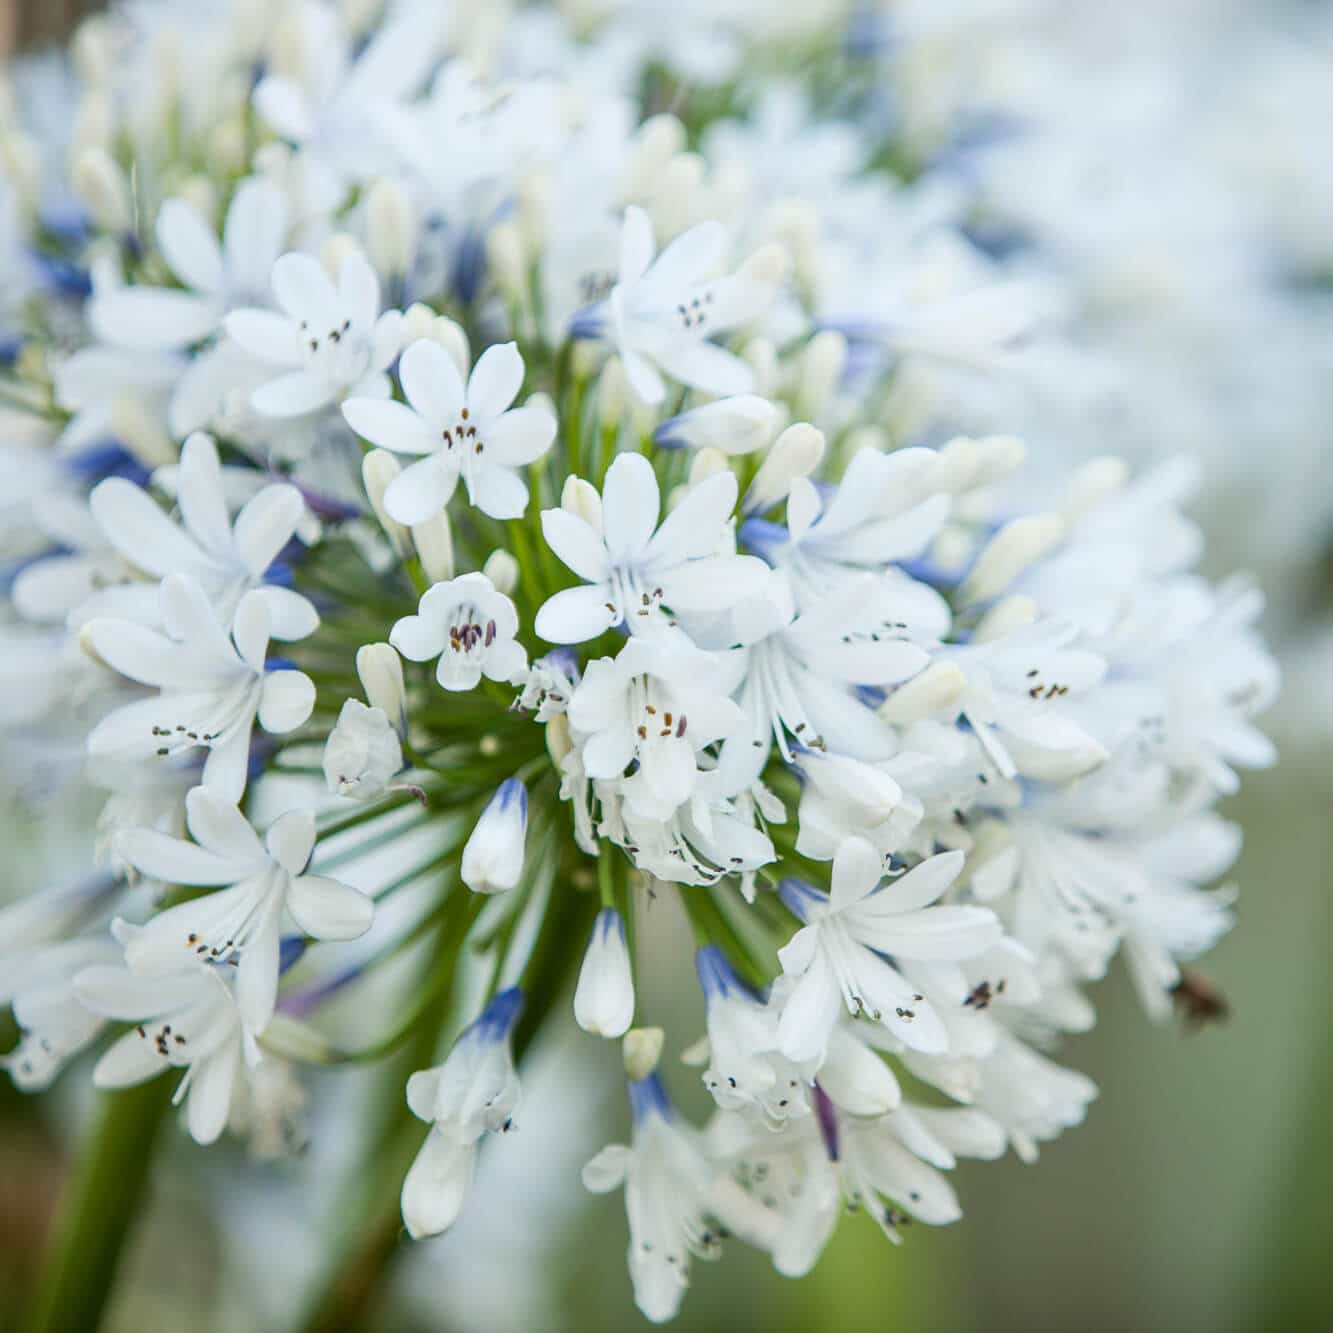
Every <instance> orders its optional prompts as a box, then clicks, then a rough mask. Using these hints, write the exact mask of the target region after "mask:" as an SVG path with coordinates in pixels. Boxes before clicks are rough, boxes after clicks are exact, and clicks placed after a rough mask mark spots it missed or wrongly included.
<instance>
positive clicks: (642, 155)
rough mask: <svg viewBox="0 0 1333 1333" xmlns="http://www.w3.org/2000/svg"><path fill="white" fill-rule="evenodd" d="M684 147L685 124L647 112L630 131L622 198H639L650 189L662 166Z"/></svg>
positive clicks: (670, 116) (673, 118)
mask: <svg viewBox="0 0 1333 1333" xmlns="http://www.w3.org/2000/svg"><path fill="white" fill-rule="evenodd" d="M684 147H685V127H684V125H682V124H681V123H680V121H679V120H677V119H676V117H675V116H673V115H670V114H663V115H658V116H649V118H648V119H647V120H645V121H644V122H643V124H642V125H640V126H639V128H638V130H637V132H636V133H635V135H634V143H633V146H632V147H631V149H630V155H629V165H628V167H627V169H626V174H625V185H624V195H625V199H626V200H627V201H633V200H635V199H642V198H644V196H645V195H647V194H648V193H650V192H651V190H652V188H653V186H654V184H655V183H656V181H657V179H658V177H659V176H660V175H661V172H662V168H663V167H664V166H666V164H667V162H668V161H670V159H671V158H672V157H674V156H675V154H677V153H679V152H680V150H681V149H682V148H684Z"/></svg>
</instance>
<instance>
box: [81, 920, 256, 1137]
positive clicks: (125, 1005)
mask: <svg viewBox="0 0 1333 1333" xmlns="http://www.w3.org/2000/svg"><path fill="white" fill-rule="evenodd" d="M118 937H119V938H120V939H121V940H122V941H123V942H125V943H132V942H133V939H134V927H132V926H125V925H123V924H122V925H121V928H120V931H119V935H118ZM230 972H231V969H230V968H226V967H217V966H214V965H213V964H211V963H203V962H198V961H190V962H185V963H183V964H182V965H181V967H180V968H179V969H177V970H175V971H172V972H168V973H165V974H163V975H158V976H140V975H139V974H137V973H135V972H131V971H130V970H129V969H128V968H125V967H109V966H101V967H89V968H85V969H84V970H83V971H82V972H80V973H79V974H78V976H77V977H75V979H74V989H75V992H76V993H77V995H78V997H79V999H80V1001H81V1002H82V1003H83V1004H84V1005H85V1006H86V1007H87V1008H88V1009H89V1010H90V1011H91V1012H92V1013H94V1014H99V1015H101V1016H102V1017H103V1018H111V1019H115V1020H117V1021H118V1022H122V1023H132V1024H134V1026H133V1027H132V1028H131V1029H130V1031H128V1032H127V1033H125V1035H124V1036H123V1037H121V1038H120V1039H119V1040H117V1041H116V1042H114V1043H113V1044H112V1045H111V1046H110V1048H109V1049H108V1050H107V1051H106V1052H105V1053H104V1054H103V1056H102V1058H101V1059H100V1060H99V1061H98V1062H97V1065H96V1067H95V1068H94V1070H93V1082H94V1083H95V1084H96V1085H97V1087H99V1088H128V1087H132V1086H133V1085H134V1084H136V1083H143V1082H145V1081H147V1080H148V1079H150V1078H155V1077H156V1076H157V1075H158V1074H160V1073H162V1072H163V1071H164V1070H166V1069H184V1070H185V1071H186V1073H185V1077H184V1078H183V1079H182V1080H181V1081H180V1084H179V1085H178V1087H177V1088H176V1093H175V1096H174V1098H173V1101H174V1102H175V1103H176V1104H179V1103H180V1102H181V1101H183V1100H185V1099H186V1098H187V1097H188V1099H189V1100H188V1103H187V1106H186V1120H187V1124H188V1125H189V1129H190V1135H191V1137H192V1138H193V1139H194V1140H195V1142H196V1143H205V1144H206V1143H212V1142H214V1140H216V1139H217V1137H218V1136H219V1135H220V1134H221V1133H222V1131H223V1129H224V1128H225V1127H226V1124H227V1115H228V1112H229V1111H230V1109H231V1102H232V1096H233V1093H234V1092H235V1089H236V1081H237V1079H238V1077H240V1074H241V1062H242V1057H243V1056H244V1058H245V1060H246V1062H247V1063H249V1064H251V1065H255V1064H258V1062H259V1058H260V1057H259V1048H258V1046H257V1045H256V1043H255V1040H254V1036H253V1034H252V1033H251V1032H249V1031H247V1030H246V1028H245V1025H244V1023H243V1022H242V1019H241V1015H240V1011H239V1010H238V1009H237V1006H236V1000H235V997H234V995H233V992H232V986H231V985H230V982H229V977H228V974H229V973H230Z"/></svg>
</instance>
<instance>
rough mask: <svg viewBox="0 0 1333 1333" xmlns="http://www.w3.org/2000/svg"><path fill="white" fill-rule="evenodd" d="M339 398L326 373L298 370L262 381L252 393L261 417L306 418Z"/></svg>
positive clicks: (251, 398)
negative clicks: (323, 375)
mask: <svg viewBox="0 0 1333 1333" xmlns="http://www.w3.org/2000/svg"><path fill="white" fill-rule="evenodd" d="M335 397H336V394H335V391H334V389H333V387H332V386H331V385H330V384H329V382H328V381H327V380H326V379H324V378H323V377H322V376H319V375H315V374H312V373H311V372H310V371H307V370H294V371H292V372H291V373H290V374H287V375H279V376H278V378H277V379H274V380H269V382H268V383H267V384H261V385H260V386H259V388H257V389H256V390H255V391H254V393H252V394H251V395H250V406H251V407H253V408H254V409H255V411H256V412H258V413H259V414H260V415H261V416H266V417H280V418H286V417H303V416H306V415H307V414H309V413H311V412H318V411H319V410H320V409H321V408H324V407H328V406H329V405H330V404H331V403H332V402H333V400H334V398H335Z"/></svg>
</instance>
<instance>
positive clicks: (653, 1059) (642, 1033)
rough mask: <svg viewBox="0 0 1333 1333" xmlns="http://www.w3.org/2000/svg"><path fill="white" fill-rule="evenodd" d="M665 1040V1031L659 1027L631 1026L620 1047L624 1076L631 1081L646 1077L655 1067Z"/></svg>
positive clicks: (635, 1081) (636, 1081) (660, 1056)
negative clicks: (623, 1062) (623, 1063)
mask: <svg viewBox="0 0 1333 1333" xmlns="http://www.w3.org/2000/svg"><path fill="white" fill-rule="evenodd" d="M665 1042H666V1033H665V1032H663V1031H662V1029H661V1028H631V1029H630V1031H629V1032H627V1033H626V1034H625V1042H624V1046H623V1047H622V1054H623V1058H624V1061H625V1077H626V1078H628V1079H629V1080H630V1081H631V1082H632V1083H638V1082H639V1081H640V1080H641V1079H645V1078H647V1077H648V1075H649V1074H651V1073H652V1072H653V1071H654V1070H655V1069H656V1068H657V1062H658V1061H659V1060H660V1059H661V1058H662V1046H663V1045H664V1043H665Z"/></svg>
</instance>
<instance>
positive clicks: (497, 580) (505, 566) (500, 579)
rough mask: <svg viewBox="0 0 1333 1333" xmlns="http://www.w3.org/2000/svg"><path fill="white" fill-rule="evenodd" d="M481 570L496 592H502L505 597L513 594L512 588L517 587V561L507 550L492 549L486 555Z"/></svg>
mask: <svg viewBox="0 0 1333 1333" xmlns="http://www.w3.org/2000/svg"><path fill="white" fill-rule="evenodd" d="M481 572H482V573H483V574H485V575H486V577H487V578H488V579H490V581H491V582H492V583H493V584H495V588H496V591H497V592H502V593H504V595H505V596H506V597H511V596H513V592H514V589H515V588H516V587H518V572H519V571H518V561H517V560H515V559H514V557H513V556H512V555H510V554H509V552H508V551H505V550H496V551H492V552H491V553H490V555H488V556H487V557H486V563H485V564H484V565H482V567H481Z"/></svg>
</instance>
